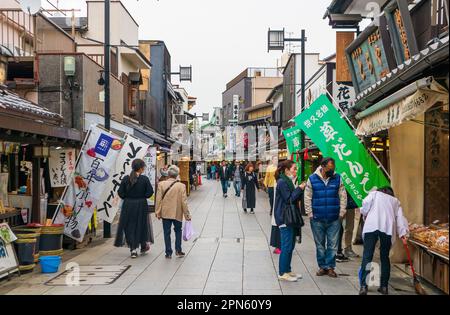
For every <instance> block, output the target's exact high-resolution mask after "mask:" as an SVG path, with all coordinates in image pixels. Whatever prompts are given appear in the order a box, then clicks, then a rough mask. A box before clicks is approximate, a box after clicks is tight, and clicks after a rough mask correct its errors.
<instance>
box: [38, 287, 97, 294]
mask: <svg viewBox="0 0 450 315" xmlns="http://www.w3.org/2000/svg"><path fill="white" fill-rule="evenodd" d="M89 288H90V286H78V287H52V288H51V289H50V290H48V291H47V292H45V293H44V295H81V294H83V293H84V292H85V291H87V290H88V289H89Z"/></svg>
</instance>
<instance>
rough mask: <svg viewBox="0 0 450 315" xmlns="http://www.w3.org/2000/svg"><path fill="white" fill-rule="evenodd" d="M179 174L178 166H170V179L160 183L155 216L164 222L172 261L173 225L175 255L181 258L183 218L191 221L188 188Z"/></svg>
mask: <svg viewBox="0 0 450 315" xmlns="http://www.w3.org/2000/svg"><path fill="white" fill-rule="evenodd" d="M179 174H180V169H179V168H178V167H177V166H175V165H172V166H170V167H169V170H168V175H169V178H168V179H166V180H165V181H163V182H160V183H159V185H158V190H157V192H156V211H155V214H156V217H157V218H158V219H159V220H161V219H162V222H163V230H164V242H165V246H166V258H167V259H171V258H172V254H173V250H172V240H171V237H170V235H171V228H172V225H173V226H174V231H175V255H176V256H177V257H179V258H181V257H184V256H185V254H184V253H183V251H182V249H181V229H182V225H183V217H184V219H186V220H187V221H190V220H191V214H190V213H189V209H188V204H187V194H186V186H185V185H184V184H183V183H181V182H179V181H178V180H177V177H178V175H179Z"/></svg>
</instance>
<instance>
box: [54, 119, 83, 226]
mask: <svg viewBox="0 0 450 315" xmlns="http://www.w3.org/2000/svg"><path fill="white" fill-rule="evenodd" d="M91 132H92V126H91V127H89V131H88V132H87V134H86V137H84V141H83V143H82V145H81V149H80V154H78V157H77V161H76V162H75V170H76V169H77V166H78V163H79V162H80V159H81V154H82V152H83V148H84V146H85V145H86V143H87V141H88V139H89V137H90V136H91ZM75 170H74V171H73V172H72V174H71V175H70V182H72V180H73V176H74V175H75ZM67 189H69V185H66V187H65V188H64V191H63V193H62V195H61V199H60V200H59V202H58V207H57V208H56V211H55V213H54V214H53V219H52V224H53V223H55V219H56V217H57V215H58V213H59V211H60V210H61V204H62V200H63V199H64V197H65V196H66V193H67Z"/></svg>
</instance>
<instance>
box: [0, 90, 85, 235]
mask: <svg viewBox="0 0 450 315" xmlns="http://www.w3.org/2000/svg"><path fill="white" fill-rule="evenodd" d="M0 104H1V106H0V161H1V185H0V188H1V192H0V211H1V212H0V213H1V214H0V221H6V222H8V223H10V225H11V226H18V225H23V224H27V223H31V222H33V223H40V224H45V223H46V220H47V218H51V213H48V212H47V210H48V208H49V209H50V212H51V204H52V202H54V201H56V200H58V198H59V197H60V195H61V189H62V188H60V187H61V185H62V184H64V180H65V179H67V175H68V173H69V171H70V168H71V165H72V164H74V163H75V156H76V149H78V148H79V146H80V144H81V141H82V133H81V132H79V131H77V130H74V129H69V128H65V127H62V126H61V124H62V118H61V116H59V115H58V114H55V113H52V112H49V111H47V110H46V109H44V108H42V107H39V106H37V105H35V104H33V103H31V102H29V101H27V100H24V99H22V98H20V97H19V96H17V95H15V94H13V93H11V92H9V91H6V90H2V91H1V92H0ZM66 154H67V155H66ZM63 155H64V156H63ZM69 155H70V156H69ZM35 178H38V179H39V180H34V179H35Z"/></svg>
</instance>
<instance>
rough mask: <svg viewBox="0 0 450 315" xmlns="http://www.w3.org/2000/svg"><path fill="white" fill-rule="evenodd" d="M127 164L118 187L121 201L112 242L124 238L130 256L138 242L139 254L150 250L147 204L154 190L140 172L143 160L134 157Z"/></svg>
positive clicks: (122, 243)
mask: <svg viewBox="0 0 450 315" xmlns="http://www.w3.org/2000/svg"><path fill="white" fill-rule="evenodd" d="M131 168H132V171H131V173H130V175H127V176H125V177H124V178H123V179H122V181H121V183H120V187H119V191H118V194H119V197H120V198H121V199H123V204H122V210H121V213H120V219H119V226H118V230H117V235H116V239H115V242H114V246H116V247H122V246H123V245H124V243H125V242H126V244H127V245H128V247H129V248H130V251H131V258H137V256H138V254H137V249H138V248H139V246H140V248H141V254H142V255H144V254H146V253H147V252H148V251H149V250H150V244H151V243H154V238H153V229H152V224H151V219H150V209H149V206H148V204H147V200H148V198H150V197H152V196H153V193H154V191H153V187H152V184H151V183H150V180H149V179H148V177H147V176H145V175H143V173H144V171H145V168H146V165H145V162H144V161H143V160H140V159H136V160H134V161H133V162H132V163H131ZM124 240H125V241H124Z"/></svg>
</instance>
